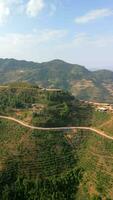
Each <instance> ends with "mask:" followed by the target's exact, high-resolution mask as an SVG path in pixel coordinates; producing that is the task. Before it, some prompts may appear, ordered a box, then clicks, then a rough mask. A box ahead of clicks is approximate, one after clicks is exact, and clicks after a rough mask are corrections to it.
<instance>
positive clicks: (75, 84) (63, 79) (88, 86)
mask: <svg viewBox="0 0 113 200" xmlns="http://www.w3.org/2000/svg"><path fill="white" fill-rule="evenodd" d="M17 81H19V82H20V81H26V82H29V83H34V84H37V85H39V86H42V87H50V88H62V89H65V90H68V91H70V92H71V93H72V94H73V95H74V96H76V97H77V98H80V99H83V100H91V101H92V100H94V101H100V102H101V101H105V102H113V92H112V90H113V83H112V82H113V72H112V71H109V70H99V71H95V72H91V71H89V70H87V69H86V68H85V67H83V66H80V65H76V64H69V63H66V62H64V61H62V60H53V61H50V62H44V63H34V62H27V61H18V60H15V59H0V84H6V83H8V82H17Z"/></svg>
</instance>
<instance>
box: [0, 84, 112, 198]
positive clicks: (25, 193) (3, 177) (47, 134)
mask: <svg viewBox="0 0 113 200" xmlns="http://www.w3.org/2000/svg"><path fill="white" fill-rule="evenodd" d="M0 115H5V116H12V117H14V118H16V119H19V120H22V121H24V122H25V123H27V124H30V125H35V126H42V127H61V126H66V127H68V126H94V127H98V128H99V129H101V127H100V126H101V125H102V123H104V124H103V126H105V123H109V120H112V114H109V113H98V112H96V111H94V108H92V107H91V106H90V105H88V104H84V103H82V102H80V101H79V100H76V99H75V98H74V97H73V96H72V95H71V94H70V93H68V92H64V91H47V90H42V89H41V88H39V87H38V86H36V85H30V84H26V83H21V84H16V83H13V84H10V85H8V87H1V88H0ZM107 133H108V134H110V135H111V136H113V134H112V132H110V130H109V129H108V130H107V132H106V134H107ZM112 158H113V141H111V140H108V139H106V138H103V137H102V136H98V135H97V134H96V133H93V132H91V131H84V130H83V131H77V130H73V131H69V130H64V131H58V132H57V131H38V130H32V129H30V128H25V127H23V126H22V125H18V124H17V123H16V122H12V121H10V120H6V119H0V199H1V200H2V199H3V200H12V197H13V199H14V200H20V199H23V200H84V199H85V200H112V199H113V189H112V188H113V160H112Z"/></svg>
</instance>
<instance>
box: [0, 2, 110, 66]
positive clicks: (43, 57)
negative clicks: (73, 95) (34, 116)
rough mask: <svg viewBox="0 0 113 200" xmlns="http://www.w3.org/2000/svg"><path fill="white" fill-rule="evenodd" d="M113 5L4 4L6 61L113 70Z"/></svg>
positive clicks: (0, 43)
mask: <svg viewBox="0 0 113 200" xmlns="http://www.w3.org/2000/svg"><path fill="white" fill-rule="evenodd" d="M112 52H113V0H92V1H91V0H79V1H78V0H0V57H3V58H6V57H7V58H16V59H26V60H33V61H37V62H43V61H48V60H52V59H63V60H65V61H68V62H71V63H77V64H82V65H85V66H86V67H88V68H95V67H96V68H111V69H113V56H112V54H113V53H112Z"/></svg>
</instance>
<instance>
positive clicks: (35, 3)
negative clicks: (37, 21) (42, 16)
mask: <svg viewBox="0 0 113 200" xmlns="http://www.w3.org/2000/svg"><path fill="white" fill-rule="evenodd" d="M44 5H45V4H44V1H43V0H29V2H28V4H27V8H26V13H27V15H29V16H31V17H35V16H37V15H38V14H39V12H40V11H41V10H42V9H43V8H44Z"/></svg>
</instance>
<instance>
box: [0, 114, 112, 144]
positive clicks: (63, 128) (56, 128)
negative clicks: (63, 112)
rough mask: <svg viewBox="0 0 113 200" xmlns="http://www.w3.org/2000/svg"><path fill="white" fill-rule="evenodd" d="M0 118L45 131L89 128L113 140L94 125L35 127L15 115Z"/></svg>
mask: <svg viewBox="0 0 113 200" xmlns="http://www.w3.org/2000/svg"><path fill="white" fill-rule="evenodd" d="M0 118H1V119H6V120H11V121H14V122H16V123H18V124H20V125H22V126H24V127H26V128H30V129H33V130H43V131H53V130H54V131H62V130H74V129H78V130H89V131H92V132H95V133H96V134H98V135H100V136H102V137H105V138H107V139H109V140H113V137H112V136H109V135H107V134H106V133H104V132H103V131H101V130H98V129H96V128H93V127H84V126H83V127H82V126H81V127H79V126H75V127H74V126H73V127H71V126H70V127H54V128H43V127H35V126H31V125H28V124H26V123H25V122H23V121H20V120H18V119H15V118H13V117H7V116H1V115H0Z"/></svg>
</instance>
